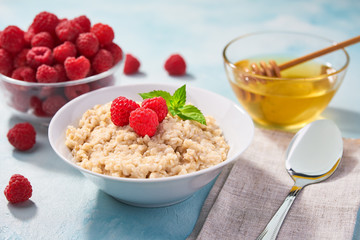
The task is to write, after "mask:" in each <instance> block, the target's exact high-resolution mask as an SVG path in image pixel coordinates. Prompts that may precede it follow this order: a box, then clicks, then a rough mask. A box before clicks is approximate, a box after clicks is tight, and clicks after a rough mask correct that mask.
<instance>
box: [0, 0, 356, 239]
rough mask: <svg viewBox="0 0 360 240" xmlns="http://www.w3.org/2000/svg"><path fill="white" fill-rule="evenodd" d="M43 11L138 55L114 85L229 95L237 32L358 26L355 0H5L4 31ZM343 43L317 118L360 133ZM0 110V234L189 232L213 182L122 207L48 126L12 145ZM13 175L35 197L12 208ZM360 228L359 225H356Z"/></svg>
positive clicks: (327, 31) (167, 235) (1, 9)
mask: <svg viewBox="0 0 360 240" xmlns="http://www.w3.org/2000/svg"><path fill="white" fill-rule="evenodd" d="M43 10H46V11H50V12H53V13H55V14H57V15H58V16H59V17H61V18H65V17H67V18H73V17H76V16H79V15H83V14H85V15H87V16H88V17H89V18H90V19H91V21H92V23H97V22H102V23H106V24H109V25H111V26H112V27H113V28H114V31H115V42H116V43H118V44H119V45H120V46H121V47H122V48H123V50H124V52H126V53H132V54H133V55H135V56H136V57H138V58H139V60H140V61H141V69H140V73H139V74H137V75H133V76H125V75H124V74H123V73H122V69H120V70H119V71H118V72H116V74H115V76H116V84H117V85H121V84H129V83H139V82H147V83H148V82H171V83H178V84H179V85H182V84H184V83H186V84H188V85H191V86H196V87H202V88H205V89H207V90H210V91H213V92H216V93H219V94H221V95H224V96H226V97H228V98H230V99H231V100H233V101H234V102H237V101H236V98H235V95H234V94H233V93H232V91H231V89H230V86H229V84H228V82H227V80H226V77H225V72H224V68H223V62H222V49H223V47H224V46H225V44H226V43H227V42H228V41H229V40H231V39H233V38H235V37H236V36H239V35H242V34H246V33H250V32H256V31H263V30H292V31H301V32H307V33H313V34H317V35H322V36H324V37H327V38H329V39H333V40H335V41H342V40H345V39H347V38H350V37H353V36H356V35H359V34H360V24H359V23H360V1H358V0H343V1H331V0H329V1H325V0H303V1H278V0H273V1H266V0H256V1H251V0H243V1H239V0H225V1H205V0H198V1H191V0H183V1H165V0H158V1H145V0H143V1H125V0H120V1H116V0H112V1H106V0H103V1H91V0H88V1H69V0H63V1H45V0H41V1H25V0H24V1H20V0H17V1H13V0H12V1H11V0H8V1H7V0H2V1H0V30H2V29H4V28H5V27H6V26H8V25H17V26H19V27H21V28H22V29H26V28H27V27H28V25H29V24H30V23H31V21H32V19H33V18H34V16H35V15H36V14H37V13H38V12H40V11H43ZM264 44H266V43H264ZM347 50H348V52H349V54H350V58H351V62H350V66H349V68H348V72H347V75H346V77H345V80H344V82H343V84H342V86H341V88H340V90H339V91H338V93H337V94H336V95H335V97H334V98H333V100H332V101H331V103H330V105H329V107H328V108H327V109H326V110H325V112H324V113H323V116H324V117H326V118H330V119H332V120H334V121H335V122H336V123H337V125H338V126H339V128H340V129H341V131H342V133H343V136H344V137H352V138H360V77H359V76H360V67H359V66H360V44H358V45H353V46H350V47H348V48H347ZM172 53H180V54H182V55H183V56H184V58H185V60H186V62H187V65H188V68H187V73H188V74H187V75H186V76H184V77H170V76H168V75H167V73H166V72H165V71H164V69H163V64H164V61H165V60H166V58H167V57H168V56H169V55H170V54H172ZM0 112H1V115H0V123H1V128H0V190H1V193H0V239H185V238H186V237H187V236H188V235H189V234H190V233H191V231H192V229H193V227H194V225H195V223H196V220H197V218H198V215H199V213H200V210H201V207H202V204H203V202H204V200H205V199H206V197H207V194H208V192H209V190H210V189H211V187H212V184H213V183H210V184H209V185H207V186H206V187H205V188H203V189H201V190H200V191H198V192H197V193H195V195H193V196H192V197H190V198H189V199H187V200H186V201H184V202H182V203H179V204H177V205H173V206H170V207H165V208H137V207H132V206H128V205H125V204H122V203H120V202H118V201H116V200H114V199H113V198H112V197H110V196H108V195H106V194H105V193H103V192H101V191H99V190H98V189H97V188H96V187H95V186H94V185H93V184H92V183H91V182H89V181H87V180H86V179H85V178H84V177H83V176H82V175H81V173H80V172H78V171H75V170H74V169H72V168H70V167H69V166H68V165H66V164H65V163H64V162H63V161H62V160H61V159H60V158H59V157H57V156H56V155H55V153H54V152H53V151H52V149H51V148H50V145H49V142H48V140H47V129H46V128H44V127H39V126H37V131H38V135H37V144H36V146H35V148H34V149H32V150H31V151H29V152H18V151H15V150H13V147H12V146H10V144H9V143H8V141H7V139H6V133H7V131H8V129H9V128H10V127H11V126H13V125H14V124H15V123H18V122H21V121H22V120H21V119H18V118H16V117H14V116H13V115H12V114H11V112H10V111H9V109H8V108H7V106H5V104H4V103H3V101H0ZM14 173H20V174H23V175H24V176H26V177H27V178H28V179H29V180H30V182H31V183H32V186H33V196H32V198H31V200H30V201H27V202H26V203H24V204H20V205H17V206H14V205H11V204H9V203H8V202H7V200H6V198H5V197H4V195H3V193H2V191H3V190H4V189H5V186H6V185H7V183H8V180H9V178H10V176H11V175H12V174H14ZM359 197H360V195H359ZM358 219H359V217H358ZM359 220H360V219H359ZM357 230H358V231H359V232H360V227H358V228H357ZM356 236H357V237H359V234H358V235H356ZM354 238H355V237H354Z"/></svg>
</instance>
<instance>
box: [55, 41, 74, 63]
mask: <svg viewBox="0 0 360 240" xmlns="http://www.w3.org/2000/svg"><path fill="white" fill-rule="evenodd" d="M53 56H54V59H55V60H56V61H57V62H59V63H63V62H64V61H65V59H66V58H67V57H75V56H76V47H75V44H73V43H72V42H70V41H65V42H64V43H63V44H61V45H59V46H57V47H55V48H54V49H53Z"/></svg>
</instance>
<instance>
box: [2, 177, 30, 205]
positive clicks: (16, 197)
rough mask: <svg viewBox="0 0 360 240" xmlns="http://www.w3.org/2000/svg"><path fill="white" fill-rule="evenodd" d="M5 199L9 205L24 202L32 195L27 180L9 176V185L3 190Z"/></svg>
mask: <svg viewBox="0 0 360 240" xmlns="http://www.w3.org/2000/svg"><path fill="white" fill-rule="evenodd" d="M4 194H5V197H6V199H7V200H8V201H9V202H10V203H19V202H25V201H26V200H28V199H29V198H30V197H31V195H32V187H31V184H30V182H29V180H28V179H27V178H26V177H24V176H23V175H20V174H14V175H12V176H11V178H10V181H9V185H7V186H6V188H5V190H4Z"/></svg>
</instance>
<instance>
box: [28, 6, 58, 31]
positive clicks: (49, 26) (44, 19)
mask: <svg viewBox="0 0 360 240" xmlns="http://www.w3.org/2000/svg"><path fill="white" fill-rule="evenodd" d="M58 23H59V19H58V17H57V16H56V15H55V14H53V13H49V12H45V11H44V12H40V13H39V14H37V15H36V16H35V18H34V21H33V23H32V24H31V26H32V28H33V29H34V33H39V32H49V33H51V34H53V33H55V27H56V26H57V25H58Z"/></svg>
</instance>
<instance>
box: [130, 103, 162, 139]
mask: <svg viewBox="0 0 360 240" xmlns="http://www.w3.org/2000/svg"><path fill="white" fill-rule="evenodd" d="M129 124H130V127H132V129H134V131H135V132H136V133H137V134H138V135H140V136H141V137H144V136H145V135H148V136H149V137H152V136H154V134H155V133H156V129H157V126H158V125H159V120H158V116H157V114H156V112H154V111H153V110H151V109H149V108H144V107H139V108H137V109H135V110H134V111H132V112H131V113H130V117H129Z"/></svg>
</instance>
